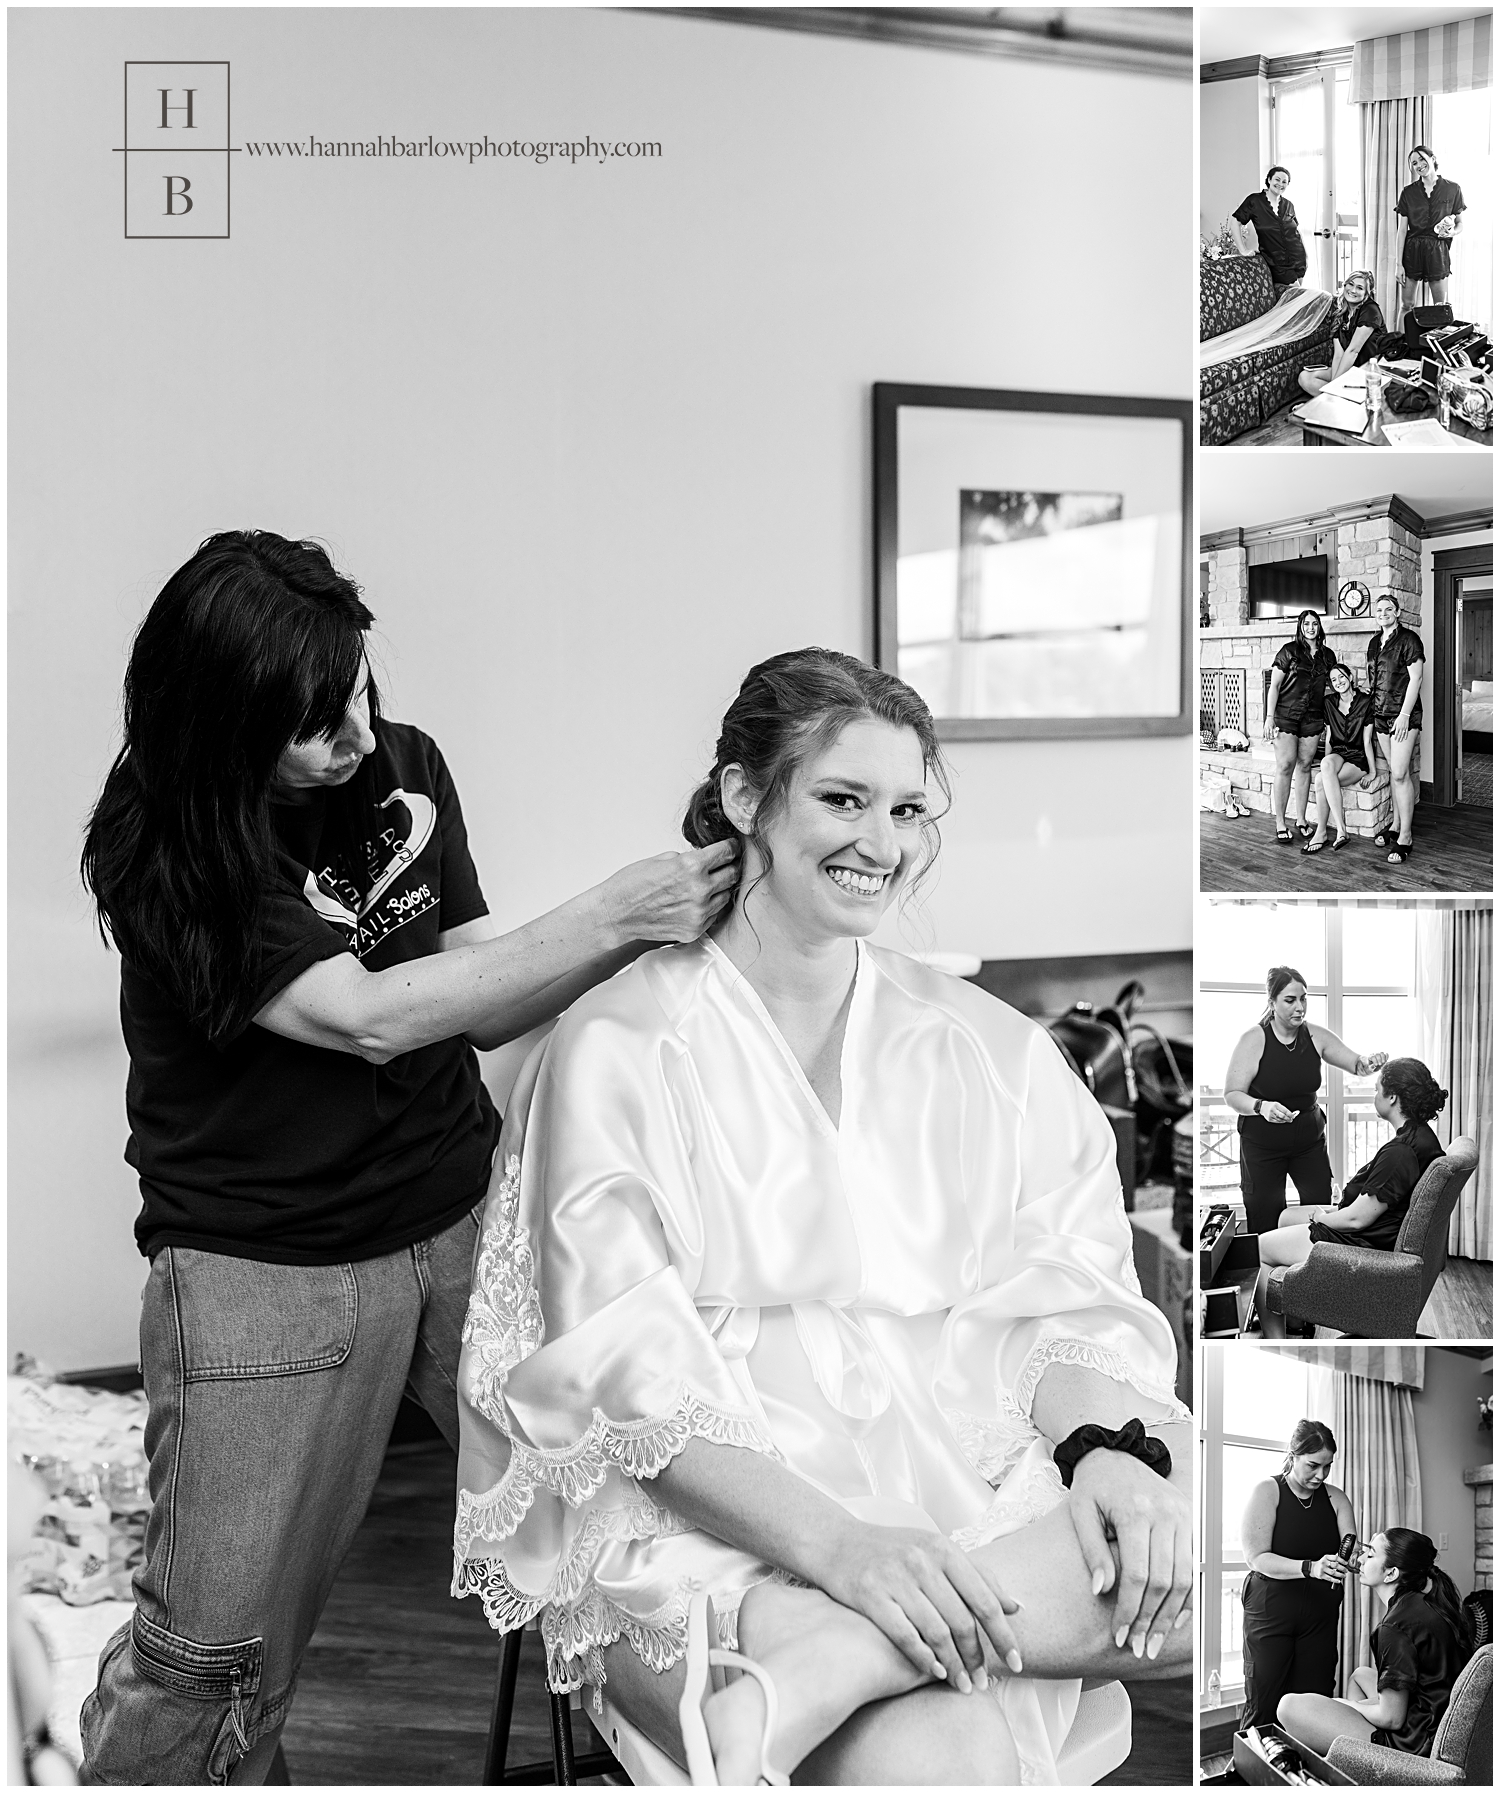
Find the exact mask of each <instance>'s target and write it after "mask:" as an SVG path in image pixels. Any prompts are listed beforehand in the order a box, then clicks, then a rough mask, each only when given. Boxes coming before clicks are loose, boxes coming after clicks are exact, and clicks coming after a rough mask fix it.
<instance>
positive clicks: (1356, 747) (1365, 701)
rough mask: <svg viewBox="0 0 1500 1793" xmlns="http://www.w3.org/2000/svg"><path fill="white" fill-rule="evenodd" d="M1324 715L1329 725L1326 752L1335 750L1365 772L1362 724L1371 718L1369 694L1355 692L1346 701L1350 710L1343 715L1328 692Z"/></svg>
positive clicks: (1331, 693) (1332, 695)
mask: <svg viewBox="0 0 1500 1793" xmlns="http://www.w3.org/2000/svg"><path fill="white" fill-rule="evenodd" d="M1323 718H1324V720H1325V721H1326V722H1327V724H1328V751H1329V752H1330V753H1336V754H1337V755H1338V756H1339V758H1340V759H1341V760H1344V761H1346V762H1347V763H1348V764H1349V765H1351V766H1358V767H1359V769H1360V771H1361V772H1368V771H1369V770H1370V765H1369V761H1368V760H1366V758H1365V724H1366V723H1367V722H1368V721H1369V720H1370V697H1369V693H1368V692H1365V691H1356V692H1355V693H1354V696H1353V697H1352V698H1350V700H1349V713H1348V714H1347V715H1345V713H1344V712H1343V711H1342V710H1341V709H1340V708H1339V700H1338V698H1337V697H1336V696H1335V695H1334V693H1333V692H1332V691H1330V692H1329V693H1328V695H1327V697H1325V698H1324V700H1323Z"/></svg>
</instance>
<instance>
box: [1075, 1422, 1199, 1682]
mask: <svg viewBox="0 0 1500 1793" xmlns="http://www.w3.org/2000/svg"><path fill="white" fill-rule="evenodd" d="M1068 1498H1069V1500H1070V1502H1071V1509H1070V1510H1071V1512H1072V1516H1073V1529H1074V1531H1076V1532H1077V1533H1078V1542H1079V1543H1080V1545H1082V1547H1083V1560H1084V1562H1085V1563H1086V1564H1087V1565H1088V1567H1089V1569H1090V1570H1091V1571H1092V1572H1093V1577H1094V1591H1095V1593H1096V1594H1107V1593H1108V1592H1109V1591H1110V1589H1111V1588H1112V1587H1115V1585H1116V1581H1117V1579H1118V1583H1119V1585H1118V1587H1117V1588H1116V1593H1115V1609H1114V1615H1113V1617H1112V1618H1111V1620H1110V1634H1111V1635H1112V1637H1113V1638H1114V1642H1115V1648H1116V1649H1117V1650H1118V1649H1123V1648H1124V1646H1125V1644H1126V1643H1127V1641H1128V1642H1129V1645H1130V1648H1131V1649H1132V1650H1134V1651H1135V1653H1136V1655H1137V1656H1140V1655H1141V1654H1142V1653H1144V1654H1145V1655H1147V1656H1149V1657H1150V1658H1151V1660H1152V1661H1153V1662H1154V1661H1155V1660H1156V1658H1157V1656H1158V1655H1159V1654H1160V1652H1161V1647H1162V1645H1163V1644H1164V1643H1165V1642H1166V1640H1167V1634H1168V1633H1169V1632H1171V1631H1175V1630H1176V1629H1177V1628H1178V1626H1179V1625H1181V1624H1182V1623H1183V1622H1184V1621H1185V1620H1186V1619H1187V1617H1188V1615H1189V1613H1190V1612H1191V1611H1192V1607H1191V1604H1190V1602H1191V1598H1192V1592H1193V1573H1194V1560H1195V1559H1194V1556H1193V1516H1192V1509H1191V1506H1190V1504H1189V1502H1188V1498H1187V1496H1186V1495H1185V1494H1184V1493H1182V1491H1181V1490H1180V1489H1178V1488H1174V1487H1173V1486H1172V1484H1171V1483H1170V1482H1169V1481H1167V1480H1166V1478H1165V1477H1163V1476H1159V1475H1157V1473H1156V1472H1155V1470H1152V1469H1148V1468H1147V1467H1146V1465H1145V1464H1144V1463H1142V1462H1141V1461H1140V1459H1139V1458H1137V1457H1132V1456H1130V1455H1129V1454H1128V1453H1127V1452H1125V1451H1106V1450H1097V1451H1090V1452H1089V1454H1088V1455H1087V1456H1086V1457H1084V1458H1082V1459H1080V1461H1079V1464H1078V1467H1077V1468H1076V1469H1075V1470H1074V1471H1073V1486H1072V1489H1071V1490H1070V1491H1069V1497H1068ZM1110 1538H1113V1539H1114V1541H1115V1549H1116V1550H1117V1551H1118V1552H1119V1557H1120V1566H1119V1570H1118V1575H1117V1572H1116V1569H1115V1560H1114V1556H1113V1555H1112V1554H1111V1552H1110V1548H1109V1540H1110Z"/></svg>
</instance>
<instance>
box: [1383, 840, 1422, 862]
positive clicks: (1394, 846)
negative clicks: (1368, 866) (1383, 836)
mask: <svg viewBox="0 0 1500 1793" xmlns="http://www.w3.org/2000/svg"><path fill="white" fill-rule="evenodd" d="M1415 845H1416V842H1415V841H1409V840H1408V841H1400V840H1393V841H1392V842H1391V843H1390V851H1389V852H1388V853H1387V854H1386V856H1385V862H1386V864H1387V865H1405V864H1406V862H1407V860H1408V859H1410V858H1411V850H1412V848H1413V847H1414V846H1415Z"/></svg>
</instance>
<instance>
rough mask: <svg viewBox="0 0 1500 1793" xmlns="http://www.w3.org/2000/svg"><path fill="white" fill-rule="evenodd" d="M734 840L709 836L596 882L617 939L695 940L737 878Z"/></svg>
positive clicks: (623, 941) (737, 865)
mask: <svg viewBox="0 0 1500 1793" xmlns="http://www.w3.org/2000/svg"><path fill="white" fill-rule="evenodd" d="M739 875H740V873H739V842H738V841H737V840H721V841H715V842H714V843H713V845H712V846H709V847H689V848H688V849H687V850H686V851H685V852H682V853H658V854H657V855H656V857H655V858H654V859H638V860H637V861H636V862H635V864H634V865H627V866H626V867H625V868H624V869H623V870H622V871H618V872H616V873H615V875H614V877H612V878H607V879H606V880H605V881H604V883H603V884H601V885H600V886H599V894H600V897H601V900H602V901H603V902H604V904H605V907H606V911H607V913H608V916H609V919H610V921H611V922H612V923H613V924H614V926H615V927H616V928H617V929H618V930H619V933H620V939H621V942H622V944H623V943H625V942H627V941H631V940H668V941H676V940H696V939H697V938H698V936H699V935H700V934H701V933H703V932H704V930H705V929H706V928H707V927H708V925H709V923H710V922H712V921H713V919H714V917H715V916H716V915H718V913H719V911H720V910H721V909H722V908H723V907H724V905H725V904H726V903H727V902H728V901H729V899H730V897H731V896H732V895H733V893H734V888H735V885H736V884H737V883H738V882H739Z"/></svg>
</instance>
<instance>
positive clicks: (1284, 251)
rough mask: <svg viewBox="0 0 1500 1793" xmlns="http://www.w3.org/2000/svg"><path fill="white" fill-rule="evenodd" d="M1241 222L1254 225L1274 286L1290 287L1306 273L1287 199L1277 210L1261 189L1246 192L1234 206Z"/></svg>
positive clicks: (1303, 252) (1299, 236) (1293, 210)
mask: <svg viewBox="0 0 1500 1793" xmlns="http://www.w3.org/2000/svg"><path fill="white" fill-rule="evenodd" d="M1234 215H1235V217H1236V218H1237V219H1238V220H1239V222H1240V223H1241V224H1253V225H1254V226H1255V238H1256V241H1257V243H1259V245H1260V253H1261V256H1262V258H1263V259H1264V260H1265V262H1266V263H1267V265H1268V266H1269V267H1270V270H1271V278H1272V280H1274V281H1275V282H1276V284H1277V285H1278V286H1290V285H1291V283H1292V282H1293V281H1294V280H1300V279H1301V278H1302V276H1303V275H1304V274H1305V273H1306V272H1307V248H1306V245H1305V244H1304V243H1303V241H1302V233H1301V231H1299V230H1298V228H1297V210H1296V207H1295V206H1294V205H1293V204H1292V202H1291V200H1289V199H1286V198H1283V199H1282V202H1281V209H1280V210H1279V211H1276V210H1273V209H1272V206H1271V202H1270V200H1269V199H1267V198H1266V194H1265V189H1264V188H1262V189H1261V190H1260V192H1259V193H1249V194H1247V195H1246V196H1245V198H1243V199H1242V200H1241V201H1240V203H1239V204H1238V205H1237V206H1236V207H1235V212H1234Z"/></svg>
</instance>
